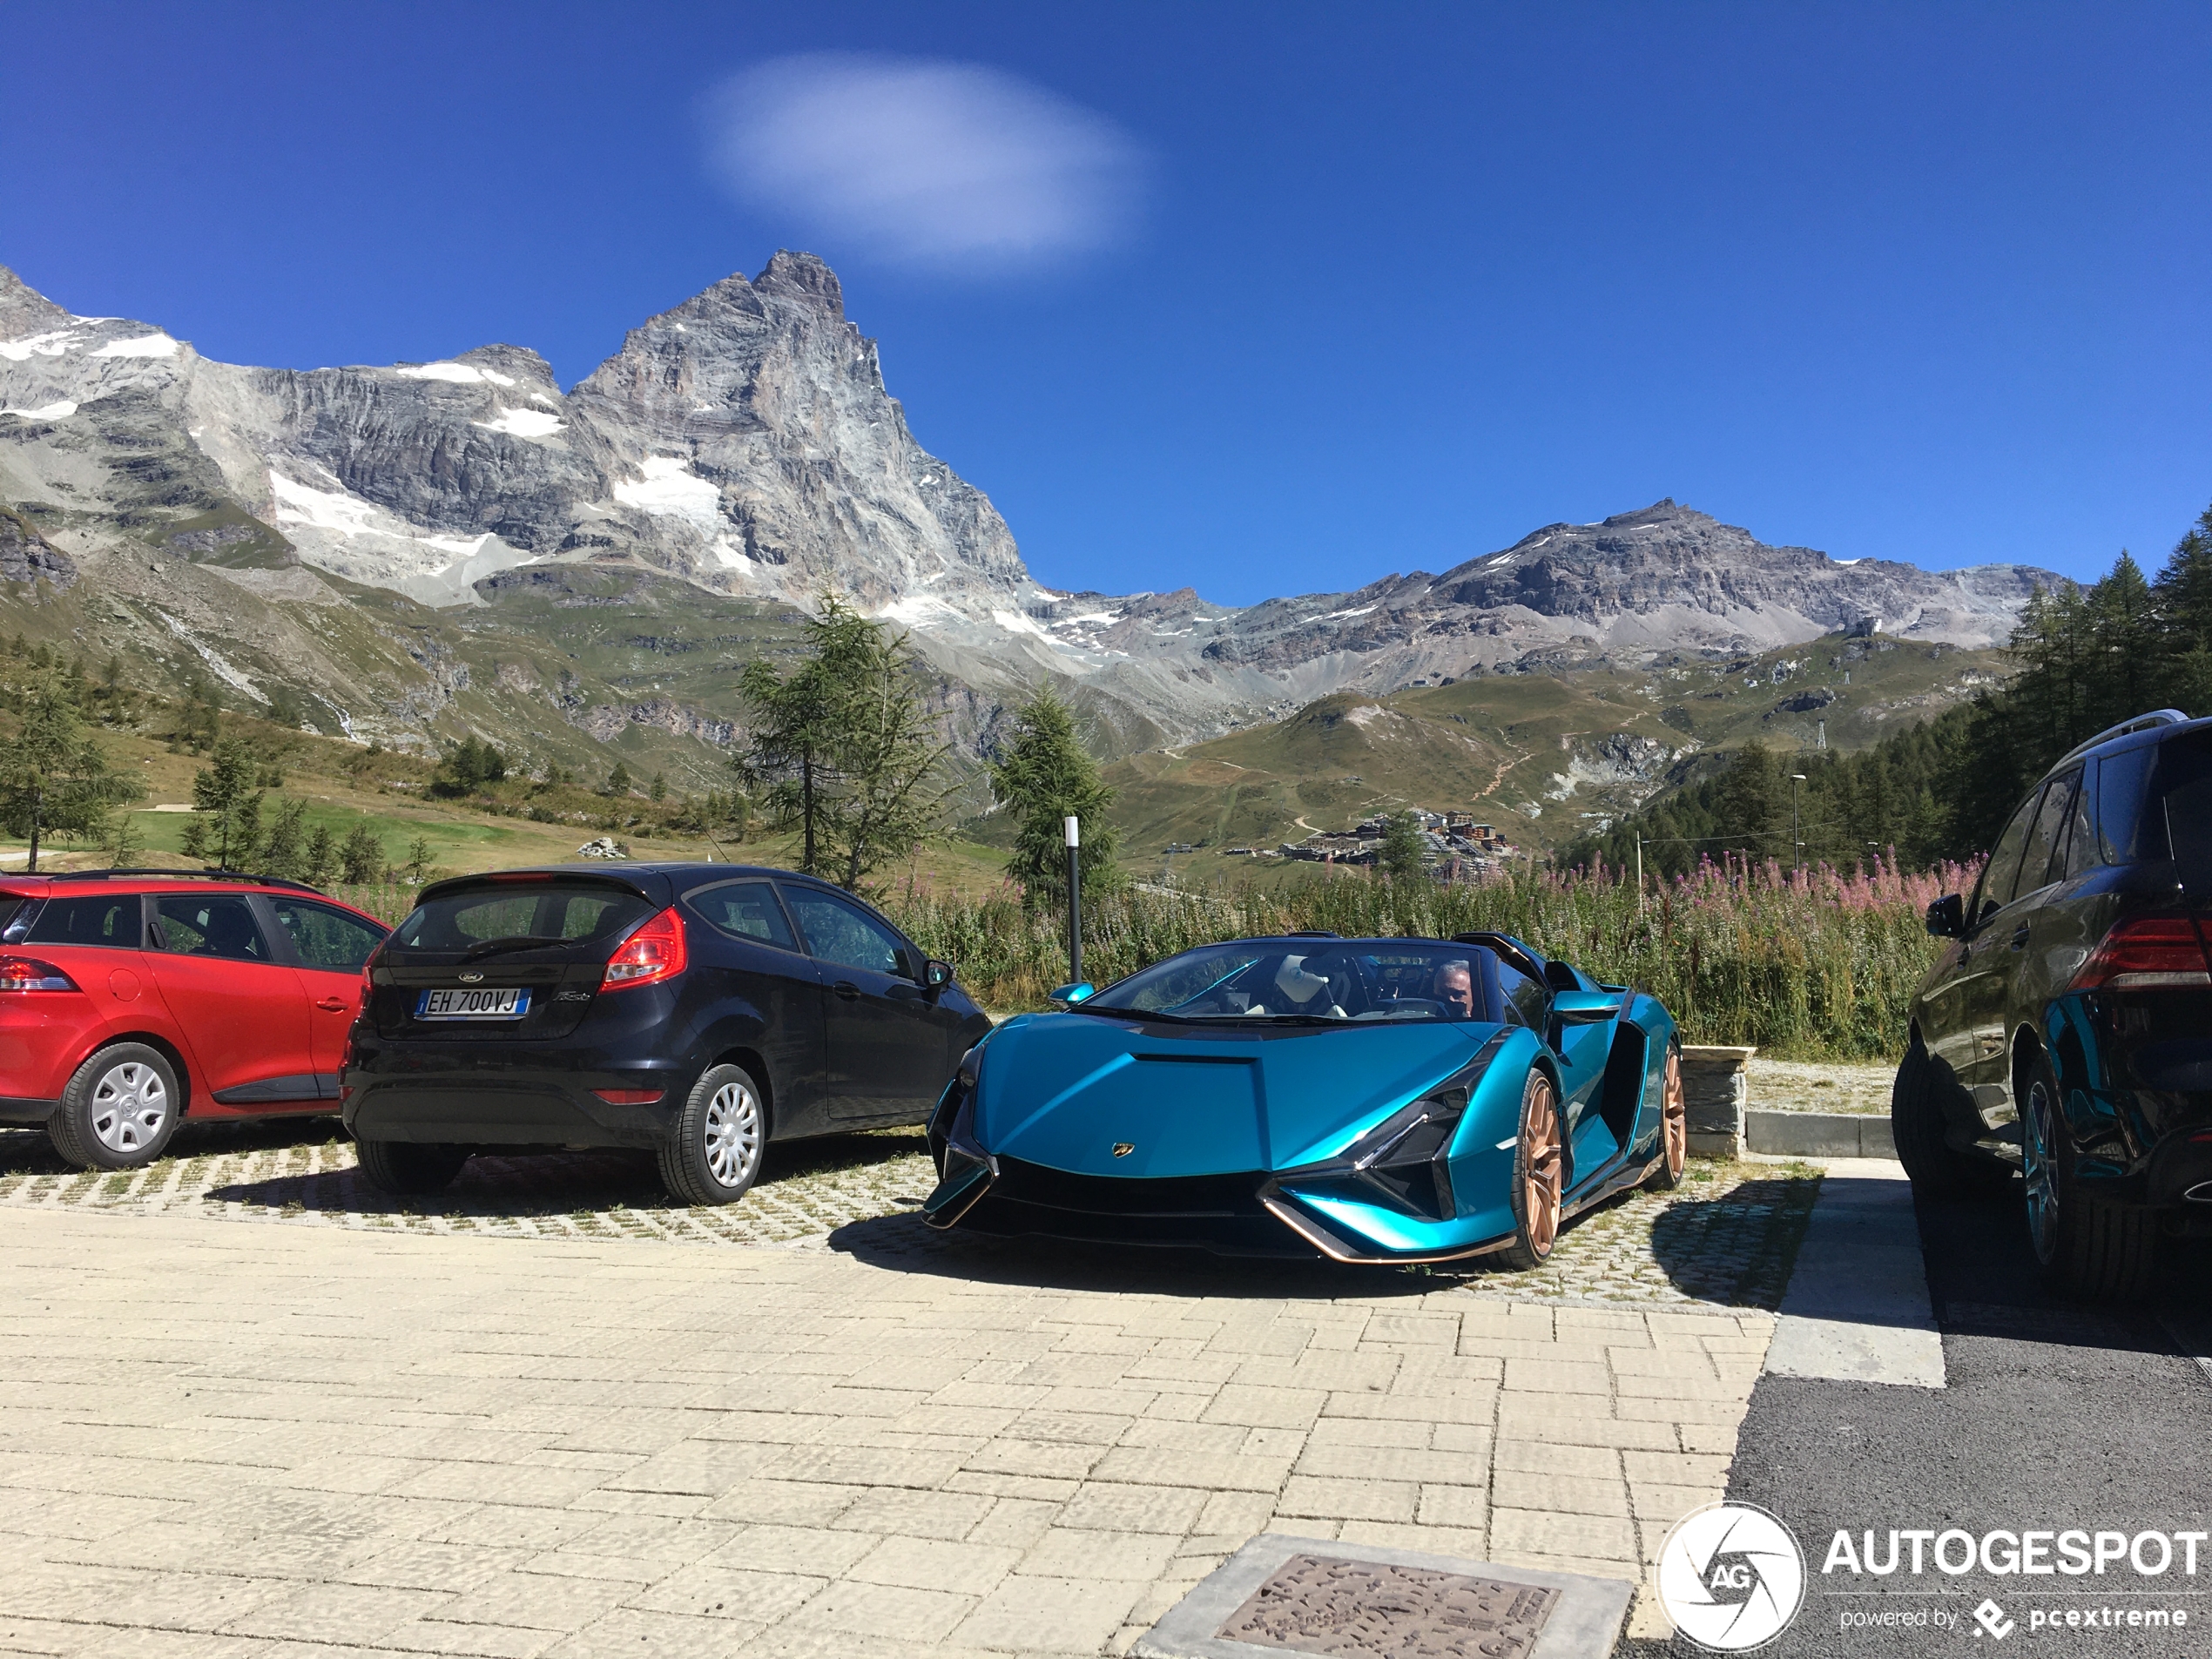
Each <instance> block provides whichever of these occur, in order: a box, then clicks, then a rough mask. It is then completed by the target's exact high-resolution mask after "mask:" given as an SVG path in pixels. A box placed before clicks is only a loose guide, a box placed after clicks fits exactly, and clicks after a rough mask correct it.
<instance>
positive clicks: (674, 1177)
mask: <svg viewBox="0 0 2212 1659" xmlns="http://www.w3.org/2000/svg"><path fill="white" fill-rule="evenodd" d="M767 1142H768V1113H767V1109H766V1108H765V1107H764V1106H762V1105H761V1103H760V1088H759V1084H757V1083H755V1082H753V1081H752V1076H751V1075H750V1074H748V1073H747V1072H746V1071H745V1068H744V1067H742V1066H709V1067H708V1068H707V1069H706V1071H705V1074H704V1075H702V1076H700V1078H699V1080H698V1082H696V1083H693V1084H692V1085H691V1096H690V1097H689V1098H687V1099H686V1100H685V1103H684V1109H683V1110H681V1111H679V1112H678V1113H677V1114H676V1122H675V1123H674V1125H673V1126H672V1127H671V1130H670V1133H669V1136H668V1139H667V1140H666V1141H664V1143H662V1144H661V1149H660V1178H661V1183H662V1184H663V1185H664V1186H665V1187H667V1189H668V1190H669V1194H670V1196H671V1197H674V1198H677V1199H678V1200H680V1201H681V1202H683V1203H685V1204H735V1203H736V1202H737V1201H738V1199H740V1198H742V1197H745V1190H746V1189H747V1188H749V1187H751V1186H752V1183H753V1178H754V1177H756V1176H758V1175H759V1173H760V1155H761V1152H762V1150H764V1149H765V1147H766V1145H767Z"/></svg>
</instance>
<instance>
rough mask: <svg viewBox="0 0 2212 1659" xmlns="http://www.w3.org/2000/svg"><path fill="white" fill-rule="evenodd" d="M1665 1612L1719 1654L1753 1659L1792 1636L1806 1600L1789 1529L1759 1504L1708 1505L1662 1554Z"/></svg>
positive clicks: (1683, 1524) (1687, 1519)
mask: <svg viewBox="0 0 2212 1659" xmlns="http://www.w3.org/2000/svg"><path fill="white" fill-rule="evenodd" d="M1657 1577H1658V1589H1659V1605H1660V1606H1661V1607H1662V1608H1664V1609H1665V1610H1666V1614H1667V1616H1668V1617H1669V1619H1672V1620H1673V1621H1674V1624H1675V1629H1676V1630H1677V1631H1679V1632H1680V1633H1681V1634H1682V1635H1685V1636H1688V1637H1689V1639H1690V1640H1691V1641H1692V1642H1696V1644H1697V1645H1698V1646H1699V1647H1701V1648H1703V1649H1707V1650H1709V1651H1710V1652H1713V1653H1749V1652H1750V1651H1751V1650H1752V1649H1754V1648H1763V1647H1764V1646H1765V1645H1766V1644H1767V1643H1768V1642H1771V1641H1773V1640H1774V1639H1775V1637H1777V1636H1778V1635H1781V1634H1782V1632H1783V1631H1784V1629H1787V1628H1788V1626H1789V1623H1790V1621H1791V1620H1792V1619H1794V1618H1796V1617H1797V1609H1798V1608H1800V1607H1802V1606H1803V1605H1804V1599H1805V1557H1804V1551H1803V1550H1801V1549H1800V1548H1797V1539H1796V1537H1795V1536H1794V1535H1792V1534H1791V1531H1790V1529H1789V1527H1785V1526H1784V1525H1783V1524H1782V1522H1781V1521H1779V1520H1777V1518H1776V1517H1775V1516H1773V1515H1772V1514H1769V1513H1768V1512H1767V1511H1765V1510H1764V1509H1762V1508H1760V1507H1758V1506H1757V1504H1750V1503H1709V1504H1707V1505H1705V1506H1704V1507H1703V1508H1700V1509H1693V1510H1691V1511H1690V1512H1689V1514H1686V1515H1684V1516H1683V1518H1682V1519H1681V1520H1680V1521H1676V1523H1675V1526H1674V1530H1673V1531H1671V1532H1669V1534H1667V1541H1666V1542H1665V1543H1663V1544H1662V1545H1661V1546H1660V1547H1659V1569H1658V1574H1657Z"/></svg>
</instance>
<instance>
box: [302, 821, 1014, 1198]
mask: <svg viewBox="0 0 2212 1659" xmlns="http://www.w3.org/2000/svg"><path fill="white" fill-rule="evenodd" d="M363 973H364V983H363V987H362V1000H361V1017H360V1018H359V1019H358V1020H357V1021H355V1022H354V1028H353V1034H352V1035H351V1037H350V1039H349V1041H348V1045H347V1056H346V1062H345V1073H344V1078H343V1081H342V1082H341V1088H340V1093H341V1097H342V1098H343V1100H344V1102H345V1105H344V1108H343V1110H344V1114H345V1121H346V1127H347V1130H350V1131H351V1132H352V1133H353V1136H354V1139H355V1140H356V1141H358V1142H359V1143H360V1149H361V1169H362V1171H363V1173H365V1174H366V1175H367V1176H368V1178H369V1179H370V1180H371V1181H372V1182H374V1184H377V1185H378V1186H380V1187H382V1188H383V1189H385V1190H387V1191H392V1192H401V1193H427V1192H435V1191H437V1190H440V1189H442V1188H443V1187H444V1186H446V1185H447V1184H448V1183H449V1182H451V1181H452V1179H453V1178H454V1177H455V1175H457V1174H458V1173H460V1170H461V1166H462V1163H464V1162H465V1161H466V1160H467V1158H468V1157H469V1154H470V1152H472V1151H473V1150H476V1149H478V1148H484V1147H494V1146H496V1147H498V1148H500V1149H501V1150H507V1151H513V1150H523V1149H529V1148H536V1149H540V1150H553V1149H557V1148H571V1147H608V1146H617V1147H637V1148H640V1149H644V1150H652V1151H655V1152H658V1154H659V1157H660V1170H661V1178H662V1180H663V1181H664V1183H665V1184H667V1187H668V1190H669V1191H670V1192H671V1194H673V1195H674V1196H675V1197H678V1198H679V1199H682V1200H683V1201H685V1203H689V1204H728V1203H731V1202H732V1201H733V1200H735V1199H737V1198H738V1197H743V1196H744V1194H745V1189H746V1188H748V1187H750V1186H751V1185H752V1181H753V1177H755V1176H756V1175H758V1174H759V1170H760V1157H761V1152H762V1150H763V1148H764V1147H765V1144H766V1143H767V1142H769V1141H771V1140H788V1139H793V1138H796V1137H798V1136H806V1135H822V1134H827V1133H831V1132H833V1131H839V1130H856V1129H876V1128H881V1127H883V1126H885V1125H887V1124H894V1123H921V1122H922V1121H923V1120H924V1119H926V1118H927V1116H929V1113H930V1111H931V1109H933V1108H934V1106H935V1105H936V1103H937V1097H938V1096H939V1095H940V1094H941V1093H942V1092H943V1090H944V1087H945V1084H946V1082H948V1080H949V1079H950V1078H951V1076H952V1075H953V1070H954V1067H956V1066H958V1065H959V1064H960V1062H961V1060H962V1059H964V1058H965V1057H966V1055H967V1054H968V1048H969V1046H970V1045H971V1044H973V1043H974V1042H975V1040H976V1039H977V1038H978V1037H980V1036H981V1035H982V1034H983V1033H984V1032H985V1031H987V1030H988V1029H989V1028H990V1021H989V1020H988V1018H987V1017H986V1016H985V1015H984V1014H983V1013H982V1011H981V1009H979V1008H977V1007H976V1006H975V1004H974V1003H973V1002H971V1001H968V998H967V996H966V995H963V994H962V993H961V989H960V988H959V987H958V986H956V985H954V983H953V970H952V968H951V966H950V965H949V964H948V963H945V962H940V961H929V960H927V958H925V957H924V956H923V955H922V954H921V952H920V951H919V950H917V949H915V948H914V946H913V944H911V943H910V942H909V941H907V938H906V937H905V935H904V934H900V932H899V930H898V929H897V928H896V927H893V926H892V925H891V924H890V923H889V922H888V921H885V920H884V918H883V917H882V916H881V915H880V914H878V913H877V912H876V911H874V910H873V909H871V908H870V907H868V906H867V905H865V904H862V903H861V902H860V900H857V899H854V898H853V896H852V895H851V894H846V893H842V892H840V891H839V890H838V889H837V888H835V887H831V886H829V885H828V884H827V883H826V882H822V881H817V880H813V879H811V878H810V877H806V876H803V875H792V874H790V873H786V872H784V871H780V870H763V869H755V868H752V867H746V866H742V865H731V864H624V865H621V866H619V867H615V868H609V867H606V866H604V865H601V866H596V867H595V866H584V867H574V866H556V867H551V868H549V869H538V870H502V871H497V872H496V873H491V874H488V875H471V876H462V877H460V878H459V879H457V880H451V881H441V882H438V883H436V884H435V885H434V886H431V887H425V888H424V889H423V890H422V893H421V897H420V899H419V900H418V901H417V904H416V907H415V911H414V914H411V915H409V916H408V918H407V920H406V921H402V922H401V924H400V925H399V926H398V927H396V928H395V929H393V931H392V934H391V937H390V938H389V939H388V940H387V941H385V942H384V944H383V945H382V946H381V948H379V949H378V950H377V952H376V954H375V955H374V956H373V957H372V958H370V960H369V963H368V968H366V969H364V970H363Z"/></svg>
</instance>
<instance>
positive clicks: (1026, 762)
mask: <svg viewBox="0 0 2212 1659" xmlns="http://www.w3.org/2000/svg"><path fill="white" fill-rule="evenodd" d="M991 789H992V792H994V793H995V795H997V797H998V799H1000V800H1001V801H1002V802H1004V803H1005V805H1006V806H1007V808H1008V811H1009V812H1010V813H1013V815H1014V819H1015V831H1014V853H1013V855H1012V856H1011V857H1009V858H1008V860H1007V861H1006V873H1007V874H1008V875H1009V876H1011V877H1013V879H1014V880H1016V881H1018V882H1020V883H1021V884H1022V893H1023V894H1024V895H1025V896H1026V897H1027V899H1028V902H1029V903H1030V904H1032V905H1037V906H1045V907H1055V908H1057V907H1060V906H1062V905H1064V904H1065V903H1066V902H1067V898H1068V846H1067V838H1066V833H1065V826H1064V825H1063V824H1062V819H1066V818H1069V817H1070V816H1072V817H1075V818H1076V819H1081V820H1082V846H1080V847H1079V848H1077V850H1076V859H1077V867H1078V868H1079V869H1080V870H1081V871H1082V883H1083V887H1085V888H1086V889H1087V890H1089V891H1092V892H1098V891H1103V890H1107V889H1110V888H1112V887H1117V886H1120V885H1122V883H1123V874H1122V869H1121V866H1120V865H1119V864H1118V863H1117V862H1116V855H1117V853H1119V851H1120V846H1121V832H1120V831H1119V830H1117V829H1116V827H1115V826H1113V825H1112V824H1110V823H1109V822H1108V821H1107V819H1106V809H1107V808H1108V807H1109V806H1112V805H1113V804H1114V792H1113V790H1112V789H1111V788H1110V787H1109V786H1108V785H1107V784H1106V781H1105V780H1104V779H1102V778H1101V777H1100V776H1099V775H1098V762H1097V761H1096V760H1095V759H1092V757H1091V754H1090V752H1089V750H1088V749H1086V748H1084V747H1083V744H1082V738H1081V737H1080V736H1079V735H1078V734H1077V732H1076V716H1075V711H1074V710H1073V709H1071V708H1069V705H1067V703H1066V702H1064V701H1063V700H1062V698H1060V697H1059V696H1058V695H1057V694H1056V693H1055V691H1053V690H1052V688H1051V687H1050V686H1049V685H1043V686H1039V687H1038V688H1037V690H1036V691H1035V693H1034V694H1033V695H1032V696H1031V697H1030V698H1029V700H1028V702H1027V703H1025V704H1023V705H1022V708H1021V710H1020V711H1018V712H1017V713H1016V714H1015V717H1014V720H1013V723H1012V726H1011V730H1010V732H1009V734H1008V742H1007V745H1006V747H1005V748H1004V750H1002V751H1001V753H1000V755H999V757H998V759H996V760H995V761H994V762H993V763H992V765H991Z"/></svg>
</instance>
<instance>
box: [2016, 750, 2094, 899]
mask: <svg viewBox="0 0 2212 1659" xmlns="http://www.w3.org/2000/svg"><path fill="white" fill-rule="evenodd" d="M2080 784H2081V774H2080V772H2068V773H2067V775H2066V776H2065V777H2063V778H2054V779H2051V782H2050V786H2049V787H2047V788H2046V789H2045V790H2044V792H2043V803H2042V805H2041V806H2040V807H2038V808H2037V809H2036V813H2035V823H2034V826H2033V827H2032V828H2031V829H2030V830H2029V831H2028V833H2027V850H2026V851H2025V852H2024V853H2022V854H2021V857H2020V883H2019V885H2018V886H2017V887H2014V888H2013V897H2014V898H2015V899H2020V898H2025V897H2026V896H2027V894H2031V893H2035V892H2038V891H2040V890H2041V889H2042V888H2044V887H2048V886H2049V885H2050V884H2051V883H2052V882H2054V881H2056V880H2058V879H2059V878H2060V876H2062V875H2064V874H2065V873H2066V831H2067V825H2068V824H2069V823H2071V822H2072V821H2073V818H2074V796H2075V795H2076V794H2077V793H2079V792H2080Z"/></svg>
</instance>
